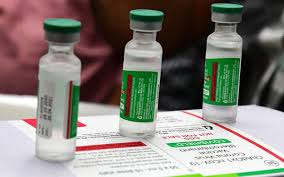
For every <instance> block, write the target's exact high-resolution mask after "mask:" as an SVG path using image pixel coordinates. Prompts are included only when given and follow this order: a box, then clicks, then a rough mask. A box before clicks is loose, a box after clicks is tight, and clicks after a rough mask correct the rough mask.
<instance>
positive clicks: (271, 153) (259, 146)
mask: <svg viewBox="0 0 284 177" xmlns="http://www.w3.org/2000/svg"><path fill="white" fill-rule="evenodd" d="M182 112H183V113H185V114H188V115H191V116H193V117H196V118H198V119H203V118H202V117H201V116H198V115H196V114H193V113H189V112H186V111H182ZM210 123H212V124H214V125H216V126H218V127H220V128H222V129H224V130H226V131H228V132H230V133H232V134H234V135H236V136H238V137H240V138H242V139H243V140H246V141H247V142H249V143H251V144H253V145H255V146H257V147H258V148H260V149H262V150H263V151H265V152H267V153H268V154H270V155H272V156H273V157H275V158H277V159H278V160H280V161H281V162H284V158H282V157H280V156H279V155H277V154H275V153H274V152H272V151H270V150H269V149H267V148H266V147H263V146H262V145H260V144H258V143H257V142H255V141H253V140H251V139H249V138H247V137H245V136H243V135H241V134H240V133H238V132H236V131H234V130H232V129H229V128H228V127H225V126H223V125H221V124H218V123H213V122H210Z"/></svg>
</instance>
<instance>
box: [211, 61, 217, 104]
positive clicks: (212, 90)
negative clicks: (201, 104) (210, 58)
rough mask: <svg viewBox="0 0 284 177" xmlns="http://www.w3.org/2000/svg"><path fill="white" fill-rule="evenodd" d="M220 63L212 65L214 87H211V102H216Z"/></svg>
mask: <svg viewBox="0 0 284 177" xmlns="http://www.w3.org/2000/svg"><path fill="white" fill-rule="evenodd" d="M217 72H218V63H212V85H211V94H210V95H211V97H210V100H211V101H215V100H216V84H217Z"/></svg>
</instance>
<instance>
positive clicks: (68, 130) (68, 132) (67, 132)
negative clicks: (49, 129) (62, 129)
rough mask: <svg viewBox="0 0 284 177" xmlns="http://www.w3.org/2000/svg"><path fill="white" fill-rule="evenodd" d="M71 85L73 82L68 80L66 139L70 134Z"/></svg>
mask: <svg viewBox="0 0 284 177" xmlns="http://www.w3.org/2000/svg"><path fill="white" fill-rule="evenodd" d="M72 87H73V82H72V81H70V82H69V97H68V114H67V130H66V139H68V138H69V136H70V123H71V107H72Z"/></svg>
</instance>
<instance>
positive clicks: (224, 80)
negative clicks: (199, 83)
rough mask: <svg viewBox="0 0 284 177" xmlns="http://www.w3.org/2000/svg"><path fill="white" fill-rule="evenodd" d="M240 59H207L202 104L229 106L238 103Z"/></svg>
mask: <svg viewBox="0 0 284 177" xmlns="http://www.w3.org/2000/svg"><path fill="white" fill-rule="evenodd" d="M239 72H240V58H207V59H206V61H205V73H204V87H203V102H205V103H208V104H213V105H222V106H230V105H236V104H237V101H238V89H239Z"/></svg>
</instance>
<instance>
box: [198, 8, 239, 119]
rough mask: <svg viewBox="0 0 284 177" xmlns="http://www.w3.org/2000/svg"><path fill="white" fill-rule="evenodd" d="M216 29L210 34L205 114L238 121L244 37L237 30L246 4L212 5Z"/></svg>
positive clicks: (204, 101)
mask: <svg viewBox="0 0 284 177" xmlns="http://www.w3.org/2000/svg"><path fill="white" fill-rule="evenodd" d="M211 10H212V18H211V19H212V21H213V22H215V31H214V32H213V33H212V34H211V35H209V36H208V38H207V50H206V60H205V73H204V87H203V109H202V114H203V118H204V119H206V120H208V121H211V122H218V123H225V122H226V123H232V122H235V121H236V117H237V109H238V94H239V78H240V71H241V57H242V38H241V36H240V35H238V34H237V32H236V28H237V23H240V22H241V17H242V10H243V6H242V5H239V4H227V3H215V4H212V6H211Z"/></svg>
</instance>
